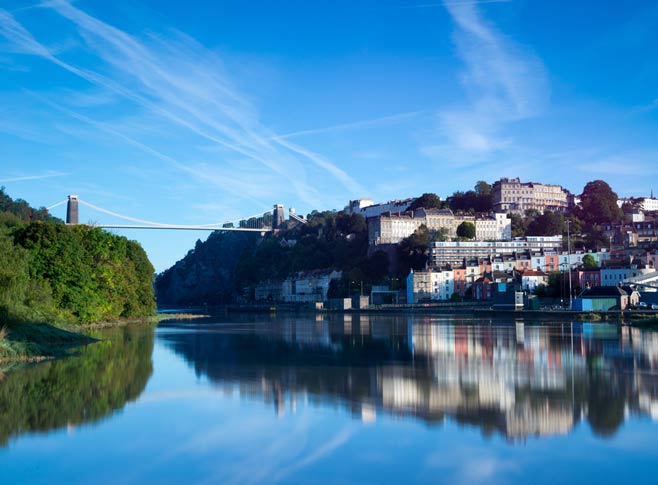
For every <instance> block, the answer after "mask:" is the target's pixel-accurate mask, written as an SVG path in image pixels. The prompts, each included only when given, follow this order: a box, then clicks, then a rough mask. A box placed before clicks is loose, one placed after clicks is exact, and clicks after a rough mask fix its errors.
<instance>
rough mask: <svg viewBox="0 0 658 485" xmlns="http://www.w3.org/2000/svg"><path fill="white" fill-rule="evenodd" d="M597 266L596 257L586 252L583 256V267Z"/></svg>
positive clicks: (595, 267) (592, 267)
mask: <svg viewBox="0 0 658 485" xmlns="http://www.w3.org/2000/svg"><path fill="white" fill-rule="evenodd" d="M598 267H599V265H598V264H596V259H594V256H592V255H591V254H586V255H585V256H583V268H585V269H597V268H598Z"/></svg>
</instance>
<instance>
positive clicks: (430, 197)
mask: <svg viewBox="0 0 658 485" xmlns="http://www.w3.org/2000/svg"><path fill="white" fill-rule="evenodd" d="M421 207H422V208H423V209H440V208H441V207H442V203H441V197H439V196H438V195H436V194H432V193H429V192H428V193H425V194H423V195H421V196H420V197H418V198H417V199H416V200H414V201H413V202H412V203H411V205H410V206H409V210H417V209H420V208H421Z"/></svg>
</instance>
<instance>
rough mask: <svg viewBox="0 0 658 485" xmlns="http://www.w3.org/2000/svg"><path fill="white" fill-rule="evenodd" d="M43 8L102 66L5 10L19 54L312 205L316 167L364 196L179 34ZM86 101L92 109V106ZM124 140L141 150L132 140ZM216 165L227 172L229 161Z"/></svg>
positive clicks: (50, 5) (57, 4) (0, 17)
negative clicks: (87, 62)
mask: <svg viewBox="0 0 658 485" xmlns="http://www.w3.org/2000/svg"><path fill="white" fill-rule="evenodd" d="M43 7H44V8H47V9H50V10H51V11H53V12H56V13H57V14H58V15H59V16H61V17H63V18H65V19H67V20H69V21H70V22H72V23H73V24H74V25H75V27H76V28H77V30H78V32H79V34H80V36H81V39H82V41H83V45H84V48H85V52H86V53H87V54H91V55H93V56H95V58H96V59H97V60H98V61H100V64H99V65H100V66H101V67H99V68H98V69H96V70H90V69H86V68H84V67H80V66H76V65H74V64H72V63H70V62H67V61H66V60H63V58H60V57H59V56H58V55H56V54H55V53H54V52H53V51H52V50H51V49H49V48H48V47H47V46H45V45H44V44H42V43H40V42H39V41H38V40H37V39H36V38H35V37H34V36H33V35H32V33H31V32H30V31H28V30H27V29H26V28H25V27H24V26H23V25H22V24H20V23H19V22H18V21H17V20H16V19H15V18H14V16H13V15H12V14H10V13H9V12H7V11H5V10H0V35H1V36H4V37H5V38H7V39H8V40H9V41H10V42H11V43H12V46H13V49H14V50H15V51H17V52H20V53H23V54H30V55H35V56H38V57H41V58H43V59H46V60H48V61H50V62H52V63H54V64H56V65H58V66H59V67H61V68H63V69H65V70H67V71H69V72H70V73H72V74H75V75H76V76H79V77H81V78H83V79H85V80H87V81H88V82H90V83H92V84H93V85H95V86H97V87H100V88H102V89H104V90H107V91H110V92H111V93H113V94H114V95H118V96H120V97H122V98H123V99H124V100H128V101H130V102H132V103H134V105H136V106H138V107H139V108H140V109H143V110H146V112H148V113H150V114H151V115H153V116H156V117H157V118H158V119H159V120H160V121H161V122H163V123H166V124H170V125H172V126H175V127H177V129H178V130H181V129H182V130H185V131H187V132H189V133H190V134H194V135H195V136H199V137H201V138H204V139H206V140H209V141H211V142H213V143H214V144H216V145H217V146H219V147H221V148H222V149H224V150H225V151H226V152H227V153H232V154H234V155H236V154H237V155H238V156H240V157H241V158H242V159H243V160H245V161H246V160H248V161H249V162H250V163H252V162H257V163H258V164H260V165H261V166H262V167H263V168H264V169H266V170H270V171H272V172H274V173H275V174H276V175H277V176H278V177H280V178H282V179H283V180H285V181H286V183H285V184H281V185H286V186H289V187H292V188H293V190H294V191H295V192H296V194H297V196H299V197H300V198H301V199H302V200H303V201H305V202H307V203H313V204H315V203H317V201H318V198H319V195H320V192H319V191H317V190H315V189H314V188H313V186H312V185H311V184H310V183H309V182H308V181H307V180H309V178H310V177H311V175H310V174H309V173H308V171H309V169H310V168H311V167H314V169H315V170H320V171H321V172H324V173H327V174H329V175H330V176H332V177H334V178H335V179H336V180H337V181H338V182H339V183H340V184H341V185H342V186H343V187H344V188H345V189H346V190H347V191H349V192H350V193H355V192H362V187H361V186H360V184H359V183H358V182H356V181H355V180H354V179H352V177H351V176H350V175H349V174H347V172H345V171H344V170H343V169H341V168H340V167H338V166H337V165H336V164H335V163H334V162H332V161H331V160H329V159H327V157H324V156H322V155H320V154H317V153H315V152H313V151H312V150H310V149H308V148H306V147H302V146H300V145H298V144H294V143H291V142H289V141H287V140H284V139H281V138H278V137H277V134H276V133H274V132H272V131H271V130H270V129H268V128H267V127H266V126H265V125H264V124H263V123H262V122H261V121H260V120H259V117H258V114H257V110H256V108H255V107H254V106H253V105H252V104H251V102H250V101H249V99H248V98H247V97H246V96H244V95H243V94H242V93H240V92H239V90H238V89H237V88H236V87H235V85H234V83H233V82H232V80H231V79H230V76H229V75H228V73H226V72H225V69H224V66H223V64H222V62H221V60H220V59H219V58H218V57H217V56H216V55H215V54H214V53H213V52H211V51H209V50H208V49H207V48H205V47H204V46H202V45H201V44H199V43H198V42H196V41H195V40H194V39H192V38H190V37H188V36H186V35H184V34H182V33H179V32H168V33H167V35H166V36H159V35H156V34H153V33H151V34H147V35H144V36H142V37H139V38H138V37H136V36H134V35H131V34H129V33H127V32H125V31H123V30H120V29H118V28H116V27H114V26H112V25H109V24H107V23H105V22H103V21H101V20H99V19H98V18H95V17H93V16H91V15H90V14H88V13H86V12H84V11H82V10H81V9H79V8H77V7H76V6H74V5H72V4H70V3H69V2H67V1H62V0H55V1H51V2H47V3H44V4H43ZM85 102H86V103H87V104H89V100H86V101H85ZM107 126H108V123H106V127H107ZM124 140H125V141H127V142H129V143H132V144H133V145H134V144H135V143H141V142H138V141H137V140H133V141H132V142H130V141H129V140H128V139H127V138H126V137H125V136H124ZM141 148H143V149H146V148H148V147H146V146H145V145H144V146H143V147H141ZM156 151H157V150H156ZM215 163H216V164H217V165H221V164H222V161H221V160H218V161H216V162H215ZM179 168H180V169H185V168H187V170H188V171H189V170H190V168H189V167H183V166H179Z"/></svg>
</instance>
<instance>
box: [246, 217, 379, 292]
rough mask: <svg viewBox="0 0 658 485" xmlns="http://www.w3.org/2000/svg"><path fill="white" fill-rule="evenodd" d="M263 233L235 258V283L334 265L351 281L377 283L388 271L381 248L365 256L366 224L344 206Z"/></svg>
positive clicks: (346, 283) (361, 218) (262, 279)
mask: <svg viewBox="0 0 658 485" xmlns="http://www.w3.org/2000/svg"><path fill="white" fill-rule="evenodd" d="M286 237H287V238H289V239H290V244H285V242H284V241H283V240H282V239H281V238H280V237H278V236H274V235H270V236H267V237H265V238H264V239H263V240H262V241H261V242H260V243H259V244H258V245H256V246H255V248H254V250H253V251H252V252H245V253H243V254H242V257H241V258H240V260H239V262H238V265H237V268H236V274H235V280H236V283H237V287H238V288H243V287H247V286H252V285H254V284H256V283H258V282H259V281H264V280H268V279H272V280H277V279H283V278H285V277H286V276H288V275H290V274H292V273H294V272H297V271H308V270H315V269H325V268H334V269H337V270H341V271H343V279H344V282H343V284H344V285H349V282H350V281H359V282H361V281H363V282H365V283H368V284H371V283H376V282H378V281H379V280H381V279H382V278H384V277H385V276H386V275H387V274H388V269H389V261H388V256H387V254H386V253H384V252H381V251H378V252H375V253H374V254H372V255H371V256H368V228H367V226H366V222H365V220H364V219H363V217H362V216H360V215H357V214H352V215H350V214H347V213H346V212H335V211H326V212H313V213H311V214H310V215H309V218H308V224H306V225H301V226H298V227H297V228H296V229H295V230H293V231H291V232H289V233H288V234H287V235H286Z"/></svg>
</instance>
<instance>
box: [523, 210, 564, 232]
mask: <svg viewBox="0 0 658 485" xmlns="http://www.w3.org/2000/svg"><path fill="white" fill-rule="evenodd" d="M564 232H565V224H564V217H563V216H561V215H560V214H555V213H554V212H551V211H546V212H544V213H543V214H542V215H540V216H537V218H535V219H533V220H532V221H531V222H530V224H528V229H527V231H526V235H528V236H556V235H559V234H562V233H564Z"/></svg>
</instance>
